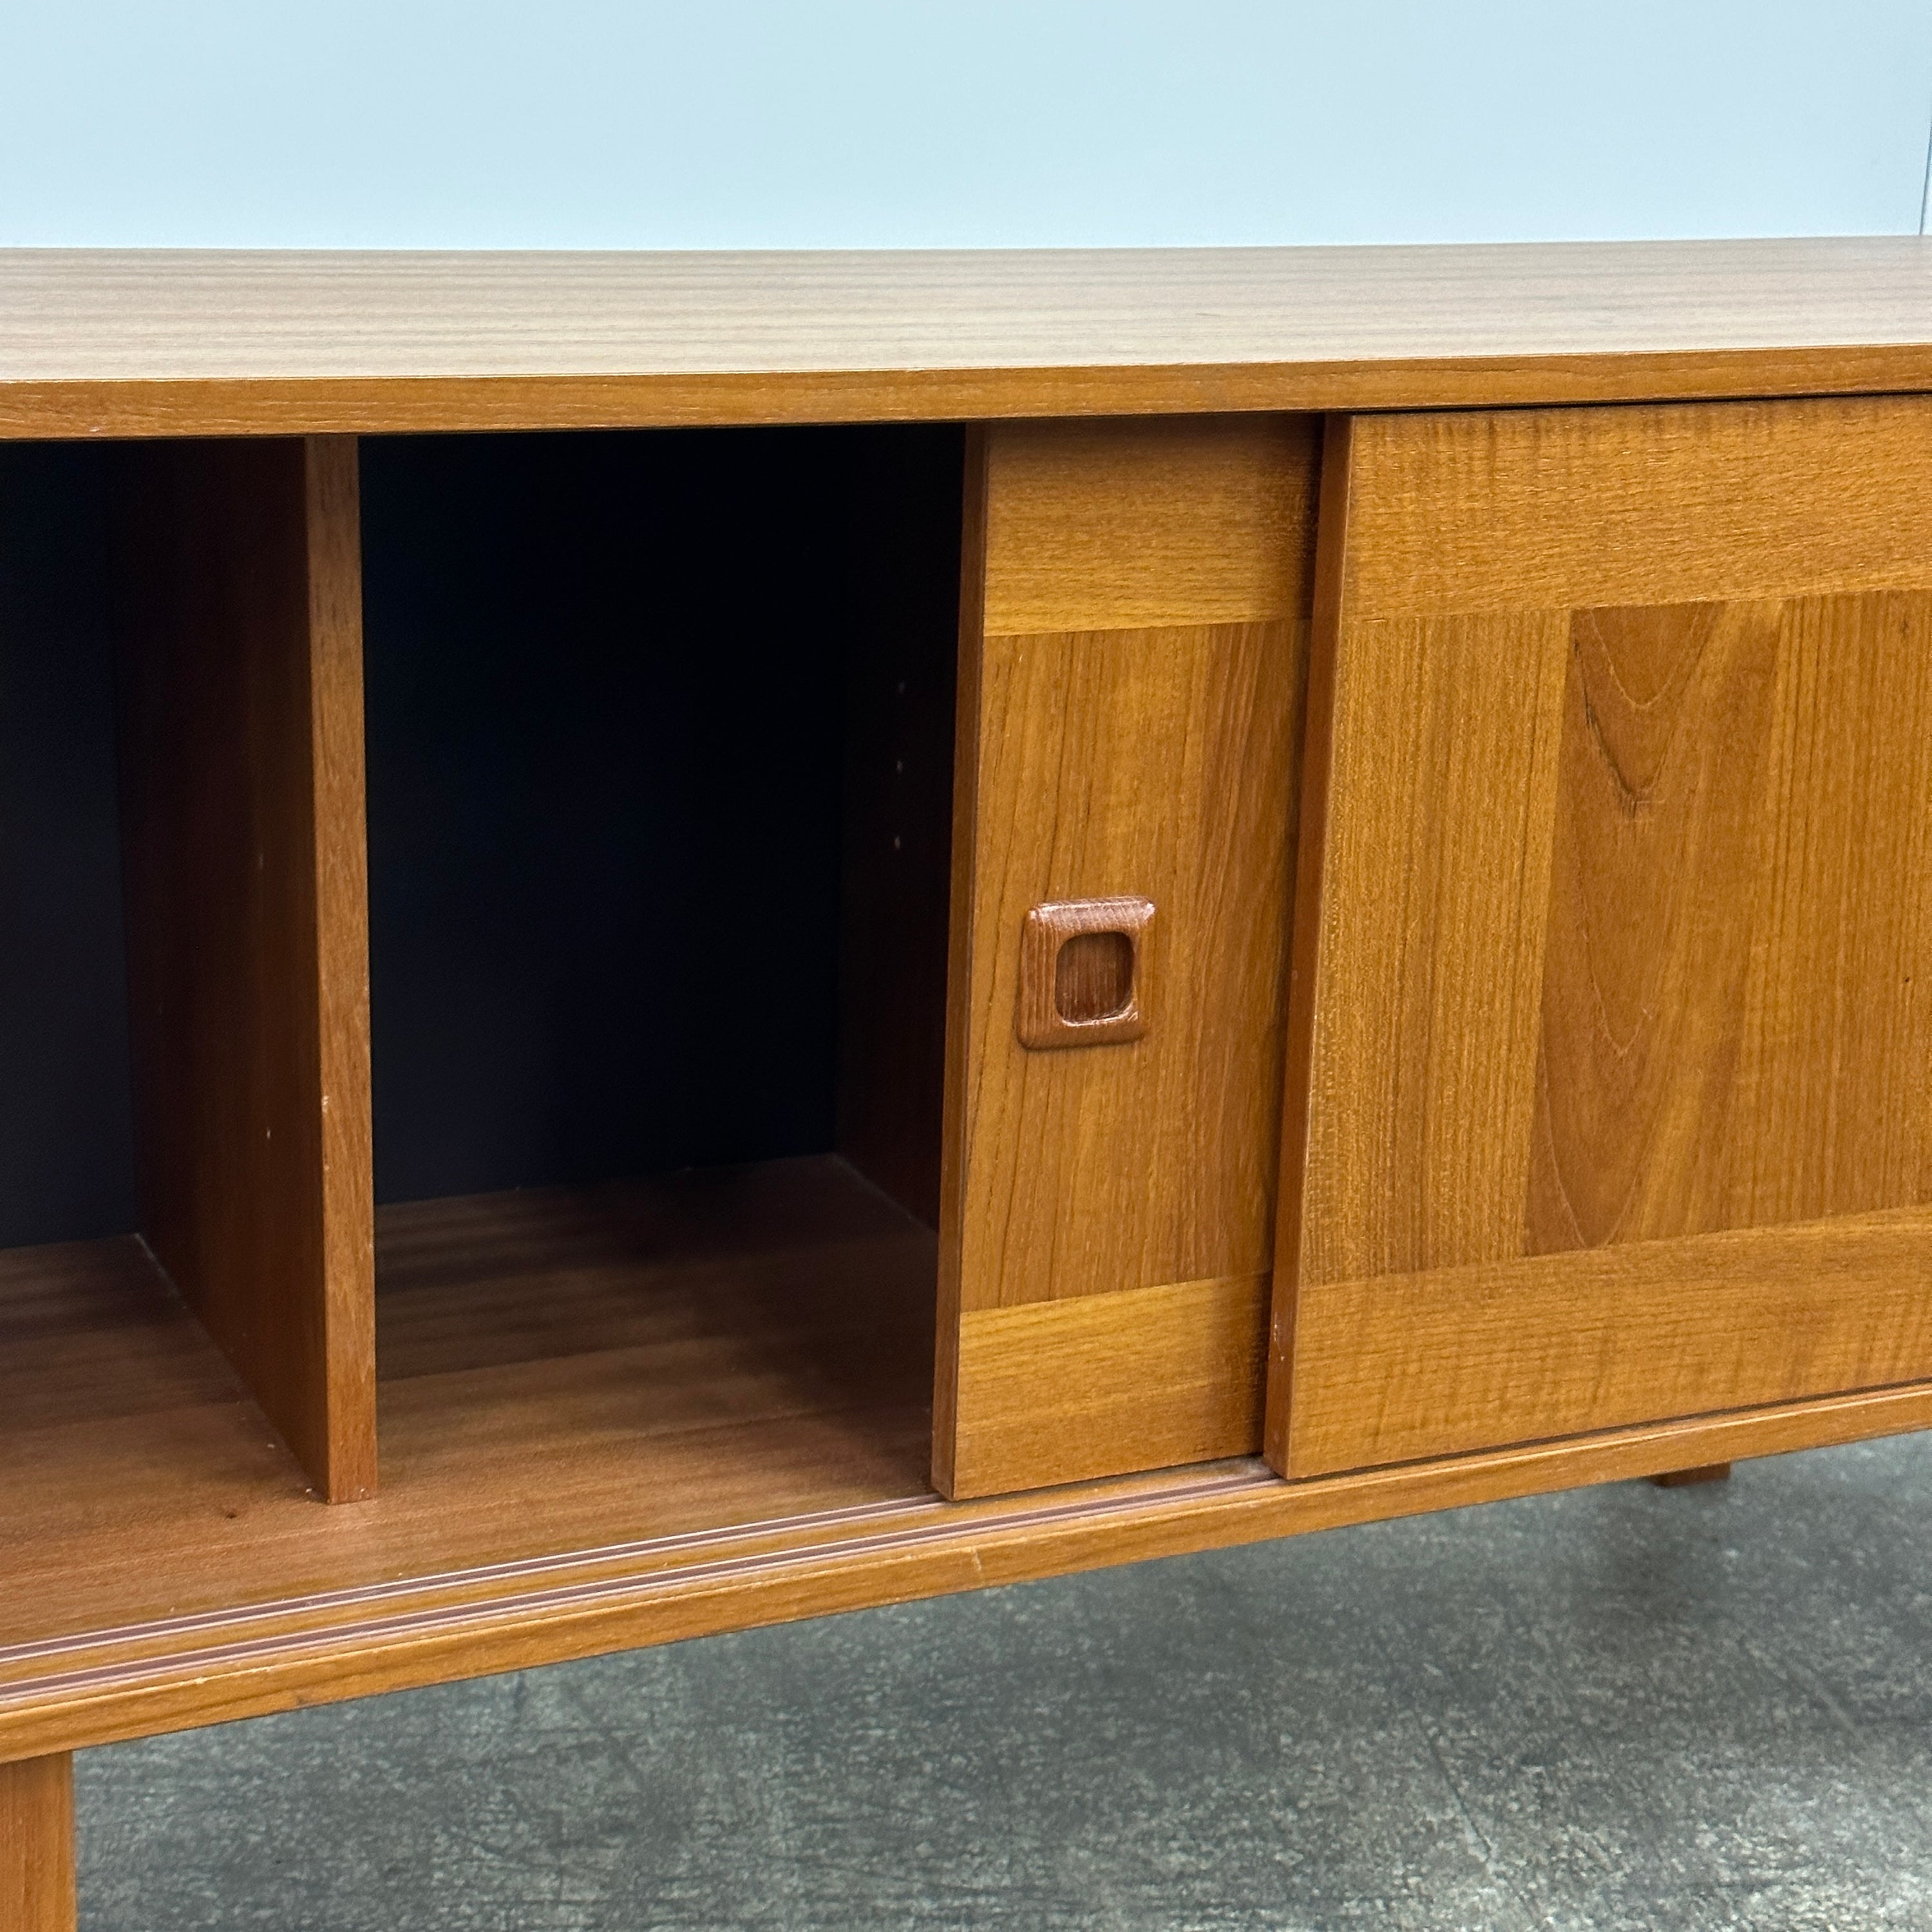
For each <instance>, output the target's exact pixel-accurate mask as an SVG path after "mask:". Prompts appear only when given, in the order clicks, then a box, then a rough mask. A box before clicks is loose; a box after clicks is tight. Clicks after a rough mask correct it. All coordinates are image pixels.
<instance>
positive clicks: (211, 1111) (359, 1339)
mask: <svg viewBox="0 0 1932 1932" xmlns="http://www.w3.org/2000/svg"><path fill="white" fill-rule="evenodd" d="M124 460H125V463H126V465H127V469H126V473H125V475H124V478H123V482H124V488H123V490H122V492H121V510H120V523H119V529H120V535H119V542H118V568H117V576H118V605H119V609H120V630H121V653H120V706H121V751H122V781H121V811H122V819H123V829H124V870H125V874H126V886H127V932H128V941H127V949H128V971H129V983H130V995H129V997H130V1007H131V1009H132V1019H133V1043H134V1061H135V1099H136V1130H137V1134H138V1137H139V1158H140V1169H141V1180H142V1210H143V1217H144V1220H143V1227H144V1232H145V1235H146V1237H147V1239H148V1244H149V1245H150V1246H151V1247H152V1249H153V1250H154V1253H155V1255H156V1256H157V1258H158V1259H160V1262H161V1264H162V1265H163V1267H165V1268H166V1269H167V1271H168V1272H169V1274H170V1275H171V1276H172V1277H173V1279H174V1280H175V1283H176V1285H177V1286H178V1287H179V1288H180V1289H181V1292H182V1293H183V1295H185V1296H186V1298H187V1300H188V1301H189V1303H190V1304H191V1305H192V1306H193V1308H194V1310H195V1311H196V1313H197V1314H198V1315H199V1317H200V1319H201V1320H202V1323H203V1324H204V1325H205V1327H206V1328H207V1329H208V1333H209V1334H211V1336H212V1337H214V1340H215V1341H216V1342H217V1343H218V1344H219V1345H220V1347H221V1349H223V1352H225V1353H226V1355H228V1357H229V1359H230V1360H231V1361H233V1363H234V1364H235V1366H236V1368H237V1370H239V1372H240V1373H241V1375H242V1378H243V1379H244V1380H245V1382H247V1383H248V1386H249V1388H250V1389H251V1391H252V1392H253V1393H254V1395H255V1397H256V1398H257V1400H258V1401H259V1402H260V1404H261V1406H262V1408H263V1410H264V1412H266V1414H267V1415H268V1416H269V1419H270V1421H272V1422H273V1423H274V1424H275V1427H277V1428H278V1430H281V1433H282V1434H283V1436H284V1438H285V1439H286V1440H287V1442H288V1444H289V1446H290V1448H291V1449H292V1450H293V1451H294V1452H295V1454H296V1457H297V1458H298V1459H299V1460H300V1461H301V1463H302V1465H303V1466H304V1468H305V1469H306V1470H307V1471H308V1475H309V1476H310V1478H311V1481H313V1482H314V1484H315V1486H316V1487H317V1490H319V1491H320V1493H322V1494H323V1496H326V1498H327V1499H329V1501H331V1502H345V1501H349V1500H351V1499H355V1498H358V1497H362V1496H369V1495H371V1494H373V1493H374V1489H375V1484H376V1426H375V1425H376V1418H375V1375H374V1370H375V1301H374V1286H375V1263H374V1253H375V1250H374V1184H373V1178H372V1170H371V1145H370V1095H369V1083H370V1074H369V973H368V847H367V839H366V835H365V806H364V796H363V742H362V586H361V543H360V534H359V527H358V509H357V488H356V443H355V441H354V439H353V438H350V437H311V438H308V439H307V440H299V441H290V440H272V441H271V440H263V441H254V442H239V441H238V442H227V443H181V444H171V445H157V446H145V447H136V448H133V449H130V450H128V451H127V452H125V453H124Z"/></svg>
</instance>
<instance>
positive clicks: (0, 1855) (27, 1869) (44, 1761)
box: [0, 1752, 78, 1932]
mask: <svg viewBox="0 0 1932 1932" xmlns="http://www.w3.org/2000/svg"><path fill="white" fill-rule="evenodd" d="M77 1922H78V1921H77V1918H76V1915H75V1906H74V1760H73V1758H72V1757H71V1756H69V1755H68V1754H67V1753H65V1752H62V1754H60V1755H59V1756H58V1757H34V1758H28V1759H27V1760H25V1761H24V1762H23V1763H18V1764H0V1926H5V1927H6V1928H7V1932H74V1928H75V1926H76V1924H77Z"/></svg>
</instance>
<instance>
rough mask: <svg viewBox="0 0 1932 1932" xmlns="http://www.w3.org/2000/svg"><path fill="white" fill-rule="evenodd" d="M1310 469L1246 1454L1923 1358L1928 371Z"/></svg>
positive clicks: (1367, 1455)
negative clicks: (1298, 772)
mask: <svg viewBox="0 0 1932 1932" xmlns="http://www.w3.org/2000/svg"><path fill="white" fill-rule="evenodd" d="M1323 488H1324V500H1323V510H1322V516H1323V535H1322V556H1321V559H1320V562H1319V591H1318V597H1317V613H1316V636H1315V640H1314V646H1313V666H1312V669H1311V674H1310V751H1309V759H1310V773H1309V784H1308V787H1307V794H1306V799H1305V802H1304V819H1303V855H1302V862H1301V885H1300V893H1301V907H1302V925H1301V928H1300V929H1299V930H1298V934H1297V941H1296V953H1297V973H1296V977H1297V987H1296V998H1295V1011H1294V1013H1293V1016H1292V1028H1291V1031H1292V1039H1291V1047H1290V1055H1289V1096H1290V1099H1289V1109H1288V1127H1287V1131H1286V1136H1285V1139H1286V1150H1285V1159H1284V1173H1285V1175H1286V1193H1285V1201H1286V1203H1287V1207H1286V1210H1285V1211H1284V1214H1283V1226H1282V1231H1281V1244H1280V1269H1279V1272H1278V1277H1277V1279H1278V1281H1279V1284H1280V1286H1279V1290H1278V1292H1279V1295H1280V1305H1279V1307H1278V1310H1277V1324H1276V1343H1275V1350H1274V1357H1273V1361H1272V1373H1271V1389H1270V1402H1269V1414H1268V1449H1269V1454H1270V1455H1271V1458H1272V1460H1274V1462H1275V1463H1276V1466H1277V1467H1278V1468H1280V1469H1282V1470H1283V1471H1284V1472H1286V1473H1287V1474H1289V1475H1294V1476H1313V1475H1322V1474H1324V1473H1326V1472H1334V1471H1339V1470H1345V1469H1355V1468H1359V1467H1364V1466H1370V1465H1375V1464H1386V1463H1397V1462H1402V1461H1405V1460H1411V1459H1415V1458H1421V1457H1437V1456H1445V1455H1450V1454H1455V1453H1457V1452H1459V1451H1472V1450H1476V1449H1480V1448H1486V1447H1490V1446H1492V1445H1502V1444H1508V1443H1513V1442H1527V1441H1532V1440H1538V1439H1552V1438H1560V1437H1564V1436H1573V1435H1578V1434H1581V1433H1586V1432H1590V1431H1595V1430H1613V1429H1616V1428H1618V1427H1621V1426H1625V1425H1630V1424H1640V1423H1647V1422H1653V1421H1660V1420H1663V1419H1666V1418H1688V1417H1695V1416H1700V1415H1710V1414H1714V1413H1717V1412H1724V1411H1727V1410H1738V1409H1749V1408H1753V1407H1757V1406H1763V1405H1772V1404H1778V1403H1790V1402H1793V1401H1795V1400H1800V1399H1805V1398H1816V1397H1820V1396H1823V1395H1828V1394H1832V1393H1834V1392H1838V1391H1852V1390H1859V1389H1870V1388H1877V1387H1882V1386H1885V1385H1894V1384H1899V1383H1905V1382H1912V1381H1915V1380H1918V1379H1921V1378H1927V1377H1932V1209H1928V1207H1927V1203H1932V402H1928V401H1923V400H1917V399H1896V398H1891V399H1870V400H1853V401H1797V402H1773V403H1765V404H1713V405H1708V406H1706V405H1697V406H1688V407H1687V406H1676V407H1642V408H1607V409H1584V410H1523V411H1513V412H1509V413H1489V414H1483V413H1462V414H1456V415H1434V416H1430V415H1422V416H1370V417H1363V418H1359V419H1355V421H1354V422H1352V423H1351V422H1338V423H1337V424H1336V425H1334V427H1333V428H1331V431H1330V433H1329V438H1328V447H1327V458H1326V463H1325V475H1324V486H1323Z"/></svg>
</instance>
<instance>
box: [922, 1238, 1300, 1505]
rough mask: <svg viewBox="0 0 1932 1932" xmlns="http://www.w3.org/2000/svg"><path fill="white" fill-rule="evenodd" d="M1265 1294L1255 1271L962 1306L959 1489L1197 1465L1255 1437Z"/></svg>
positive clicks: (1264, 1279)
mask: <svg viewBox="0 0 1932 1932" xmlns="http://www.w3.org/2000/svg"><path fill="white" fill-rule="evenodd" d="M1267 1331H1268V1276H1267V1275H1265V1274H1251V1275H1237V1276H1235V1277H1233V1278H1232V1280H1221V1281H1181V1282H1171V1283H1163V1284H1162V1285H1160V1286H1157V1287H1153V1288H1129V1289H1121V1290H1120V1291H1119V1292H1118V1293H1115V1294H1112V1295H1082V1296H1080V1297H1079V1298H1076V1299H1075V1300H1073V1301H1035V1302H1028V1303H1025V1304H1022V1305H1020V1306H1019V1307H1010V1308H971V1309H968V1310H966V1311H965V1313H964V1314H963V1315H962V1316H961V1318H960V1337H959V1417H960V1423H959V1433H958V1436H957V1437H956V1439H955V1442H954V1446H953V1485H954V1488H955V1490H956V1493H958V1494H959V1495H961V1496H975V1495H983V1494H987V1493H991V1492H992V1491H995V1490H1001V1489H1025V1488H1028V1487H1033V1486H1034V1485H1036V1484H1047V1483H1069V1482H1077V1481H1081V1480H1082V1479H1083V1478H1087V1477H1089V1476H1094V1475H1113V1474H1115V1472H1117V1471H1118V1469H1120V1467H1121V1466H1123V1465H1125V1466H1128V1467H1130V1468H1139V1469H1166V1468H1169V1467H1170V1466H1173V1465H1175V1464H1178V1463H1201V1462H1207V1461H1210V1460H1213V1459H1214V1457H1218V1456H1225V1455H1226V1454H1227V1453H1228V1446H1227V1445H1229V1443H1231V1442H1232V1443H1237V1444H1244V1445H1247V1444H1252V1443H1253V1442H1256V1441H1257V1440H1259V1436H1260V1432H1261V1421H1262V1382H1263V1380H1264V1371H1265V1367H1266V1358H1267ZM1043 1364H1050V1365H1051V1373H1050V1375H1046V1376H1043V1373H1042V1367H1043Z"/></svg>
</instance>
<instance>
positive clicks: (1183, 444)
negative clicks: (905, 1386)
mask: <svg viewBox="0 0 1932 1932" xmlns="http://www.w3.org/2000/svg"><path fill="white" fill-rule="evenodd" d="M1317 468H1318V438H1317V426H1316V422H1315V420H1314V419H1312V418H1308V417H1280V416H1253V417H1222V418H1212V417H1210V418H1193V419H1178V420H1169V419H1154V420H1148V421H1137V422H1079V423H1057V422H1048V423H1023V424H1001V425H993V426H989V427H988V428H984V429H983V430H980V431H976V432H975V433H974V438H973V441H972V446H971V452H970V456H969V463H968V491H967V498H968V500H967V505H966V514H965V529H966V533H967V535H966V553H965V566H964V583H963V586H962V637H961V643H960V684H959V691H960V700H959V739H958V745H959V749H958V752H957V754H956V794H955V796H956V810H955V817H954V829H953V878H954V898H953V932H952V947H953V970H952V976H951V987H952V1004H951V1011H950V1023H949V1028H948V1054H949V1068H948V1074H949V1078H948V1083H947V1133H946V1142H945V1158H944V1188H943V1196H942V1202H941V1244H940V1246H941V1298H940V1326H939V1364H938V1391H937V1396H936V1400H935V1443H934V1463H935V1481H936V1482H937V1484H938V1487H940V1488H941V1490H944V1492H945V1493H947V1494H948V1495H950V1496H984V1495H988V1494H992V1493H997V1492H999V1491H1001V1490H1014V1489H1019V1488H1022V1487H1028V1486H1029V1485H1031V1484H1042V1483H1050V1482H1064V1481H1073V1480H1074V1479H1076V1478H1084V1477H1091V1476H1097V1475H1112V1474H1118V1473H1122V1472H1127V1471H1131V1470H1136V1469H1152V1468H1158V1467H1163V1466H1168V1465H1172V1464H1175V1463H1187V1462H1191V1461H1196V1460H1204V1459H1206V1458H1209V1457H1218V1456H1227V1455H1236V1454H1248V1453H1252V1452H1253V1450H1254V1449H1255V1448H1256V1447H1257V1446H1258V1444H1259V1437H1260V1427H1261V1398H1262V1378H1263V1372H1264V1343H1265V1323H1266V1310H1267V1306H1268V1280H1269V1274H1270V1269H1271V1262H1272V1256H1273V1246H1274V1194H1275V1185H1276V1181H1277V1163H1278V1147H1279V1133H1280V1105H1281V1074H1280V1070H1281V1064H1282V1063H1281V1054H1282V1043H1283V1030H1284V1028H1285V1025H1286V973H1287V959H1288V939H1289V904H1290V898H1291V893H1292V863H1293V857H1292V855H1293V853H1294V849H1295V806H1296V798H1297V795H1298V787H1299V758H1300V743H1301V703H1302V694H1303V682H1304V667H1305V664H1306V658H1307V616H1308V608H1309V599H1310V583H1311V571H1312V567H1313V546H1314V512H1315V493H1316V473H1317ZM1103 898H1142V899H1145V900H1148V901H1151V902H1152V904H1154V907H1155V911H1154V916H1153V919H1152V922H1151V925H1150V926H1149V927H1148V938H1147V941H1146V944H1145V946H1144V947H1143V948H1142V956H1143V967H1142V970H1143V971H1144V972H1145V995H1144V1000H1143V1003H1144V1004H1145V1008H1146V1015H1147V1021H1148V1025H1147V1028H1146V1031H1145V1034H1143V1035H1142V1037H1139V1038H1138V1039H1135V1040H1130V1041H1121V1042H1118V1043H1111V1044H1104V1045H1103V1044H1096V1045H1091V1046H1078V1047H1073V1048H1069V1049H1062V1050H1057V1051H1030V1050H1029V1049H1028V1048H1026V1047H1025V1046H1022V1044H1021V1043H1020V1040H1019V1038H1018V1037H1017V1035H1016V1011H1017V1007H1018V1003H1019V997H1020V995H1019V973H1020V968H1021V959H1022V931H1023V929H1024V927H1025V922H1026V917H1027V914H1028V912H1029V911H1030V910H1031V909H1032V908H1033V907H1035V906H1037V905H1040V904H1046V903H1049V902H1052V901H1064V900H1070V899H1103Z"/></svg>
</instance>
